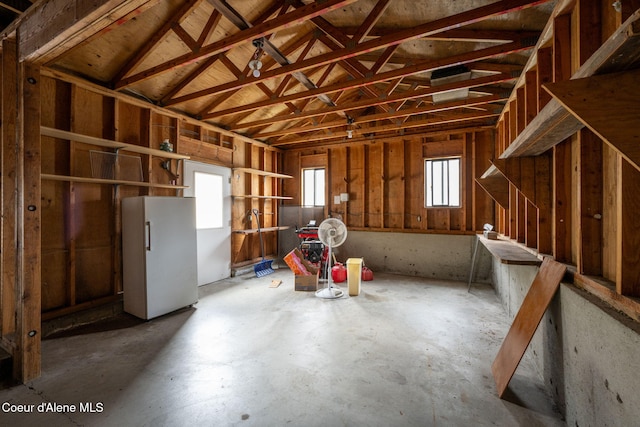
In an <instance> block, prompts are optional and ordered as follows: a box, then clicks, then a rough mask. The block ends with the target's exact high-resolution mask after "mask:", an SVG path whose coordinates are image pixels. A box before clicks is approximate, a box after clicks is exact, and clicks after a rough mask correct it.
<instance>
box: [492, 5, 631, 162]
mask: <svg viewBox="0 0 640 427" xmlns="http://www.w3.org/2000/svg"><path fill="white" fill-rule="evenodd" d="M638 52H640V11H637V12H635V13H634V14H633V15H631V17H629V19H628V20H627V21H626V22H625V23H624V24H623V25H622V26H621V27H620V28H619V29H618V30H617V31H616V32H615V33H614V34H613V35H612V36H611V37H609V39H608V40H607V41H606V42H605V43H603V44H602V46H601V47H600V48H599V49H598V50H597V51H596V52H595V53H594V54H593V55H592V56H591V57H590V58H589V59H588V60H587V61H586V62H585V63H584V64H583V65H582V66H581V67H580V68H579V69H578V71H576V73H575V74H574V75H573V76H572V77H571V80H575V79H582V78H586V77H590V76H593V75H599V74H607V73H612V72H616V71H624V70H631V69H634V68H638V67H640V55H639V54H638ZM545 86H546V85H545ZM545 86H543V87H544V88H545V89H546V90H547V91H548V92H550V93H551V92H552V90H550V89H548V88H546V87H545ZM552 87H553V84H550V85H549V88H552ZM552 95H553V93H552ZM615 125H616V124H615V123H612V126H615ZM584 126H585V125H584V123H582V122H581V121H580V120H579V119H578V118H576V117H575V116H574V115H573V114H571V113H570V112H569V111H567V109H566V108H565V107H564V106H563V105H562V104H561V103H560V102H559V101H558V100H557V99H556V98H553V99H551V101H549V102H548V103H547V105H546V106H545V107H544V108H543V109H542V110H540V112H539V113H538V115H537V116H536V117H535V118H534V119H533V120H532V121H531V123H529V125H527V127H525V128H524V130H523V131H522V133H520V135H518V137H517V138H516V139H515V140H514V141H513V142H512V143H511V144H510V145H509V147H507V149H506V150H505V151H504V152H503V153H502V154H501V155H500V158H501V159H506V158H509V157H524V156H537V155H539V154H542V153H544V152H545V151H547V150H548V149H550V148H552V147H553V146H554V145H556V144H558V143H560V142H561V141H563V140H565V139H566V138H568V137H570V136H571V135H573V134H574V133H576V132H577V131H578V130H580V129H582V128H583V127H584Z"/></svg>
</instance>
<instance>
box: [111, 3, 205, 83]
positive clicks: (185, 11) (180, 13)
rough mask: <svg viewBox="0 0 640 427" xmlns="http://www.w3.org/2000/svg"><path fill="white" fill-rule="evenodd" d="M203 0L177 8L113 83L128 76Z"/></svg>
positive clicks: (118, 73) (123, 68)
mask: <svg viewBox="0 0 640 427" xmlns="http://www.w3.org/2000/svg"><path fill="white" fill-rule="evenodd" d="M202 1H203V0H191V1H189V2H187V3H185V4H183V5H182V6H181V7H180V9H178V10H176V11H175V13H172V14H171V19H169V20H167V21H166V22H165V23H164V24H162V26H161V27H160V28H159V29H158V30H157V31H154V32H153V34H152V36H151V37H150V38H149V40H147V41H146V42H145V43H144V45H143V46H142V48H141V49H138V50H137V51H136V52H135V53H134V55H133V56H132V57H131V58H129V60H128V61H127V62H126V64H125V65H124V67H122V68H120V70H119V71H118V72H117V73H116V75H115V76H114V78H113V79H112V85H113V83H114V82H117V81H119V80H120V79H122V78H123V77H124V76H126V75H127V74H128V73H129V72H130V71H131V70H133V69H134V68H135V67H136V66H137V65H138V64H140V63H141V62H142V61H144V60H145V59H146V58H147V57H148V56H149V55H150V54H151V51H152V50H153V48H154V47H156V45H157V44H158V43H160V42H161V41H162V40H164V38H165V37H166V36H167V34H169V31H171V29H172V28H173V27H174V26H175V25H178V24H179V23H180V22H181V21H182V20H183V19H184V18H185V16H188V15H189V14H190V13H191V12H193V10H194V9H195V8H197V7H198V5H200V3H202Z"/></svg>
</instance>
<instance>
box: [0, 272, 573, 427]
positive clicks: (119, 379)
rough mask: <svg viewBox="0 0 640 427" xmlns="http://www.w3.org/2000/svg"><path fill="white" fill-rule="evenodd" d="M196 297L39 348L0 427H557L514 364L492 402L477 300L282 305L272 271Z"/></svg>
mask: <svg viewBox="0 0 640 427" xmlns="http://www.w3.org/2000/svg"><path fill="white" fill-rule="evenodd" d="M273 279H280V280H282V281H283V283H282V284H281V285H280V287H278V288H270V287H269V284H270V283H271V280H273ZM343 289H345V290H346V284H345V286H343ZM200 295H201V299H200V301H199V303H198V304H197V305H196V306H195V307H194V308H191V309H185V310H181V311H179V312H177V313H173V314H170V315H167V316H164V317H162V318H158V319H154V320H152V321H148V322H142V321H139V320H137V319H133V318H131V317H129V316H128V315H125V316H121V317H120V318H119V319H117V320H116V321H112V322H107V323H104V324H102V325H96V326H93V327H91V328H79V329H77V330H75V331H73V332H71V333H66V334H63V335H62V336H58V337H57V338H49V339H46V340H44V341H43V345H42V351H43V363H42V376H41V377H40V378H38V379H37V380H35V381H31V382H29V383H27V384H25V385H17V386H13V387H8V388H7V387H5V388H4V389H2V390H0V404H2V405H3V406H2V410H0V424H2V425H13V426H31V425H33V426H43V425H50V426H54V425H55V426H78V425H86V426H187V425H189V426H199V425H203V426H233V425H238V426H240V425H242V426H283V425H291V426H343V425H344V426H365V425H366V426H468V425H474V426H489V425H491V426H496V425H497V426H563V425H564V423H563V422H562V421H561V419H560V416H559V415H558V414H557V413H554V411H553V410H552V407H551V404H550V403H549V401H548V399H547V398H546V396H544V394H543V392H542V391H541V389H542V388H541V386H540V385H538V384H536V376H535V374H534V373H533V369H532V364H531V363H530V361H528V360H527V356H526V355H525V358H524V359H523V362H522V363H521V366H520V367H519V368H518V371H517V372H516V375H515V377H514V379H513V380H512V389H511V390H510V391H509V396H508V397H507V399H505V400H501V399H498V397H497V396H496V389H495V385H494V380H493V377H492V374H491V363H492V362H493V359H494V357H495V355H496V353H497V351H498V349H499V347H500V345H501V342H502V339H503V337H504V336H505V335H506V333H507V330H508V328H509V326H510V322H509V320H508V319H507V317H506V315H505V314H504V312H503V310H502V308H501V306H500V304H499V303H498V300H497V298H496V296H495V294H494V292H493V289H492V288H491V287H490V286H488V285H480V284H474V285H473V287H472V290H471V293H467V285H466V283H461V282H444V281H433V280H426V279H420V278H412V277H404V276H394V275H384V274H380V273H378V274H376V277H375V280H374V281H372V282H364V283H363V292H362V293H361V294H360V295H359V296H357V297H348V296H346V297H343V298H341V299H338V300H323V299H318V298H316V297H315V296H314V294H313V293H306V292H294V291H293V275H292V273H291V272H290V271H289V270H287V269H284V270H278V271H277V272H276V273H275V274H272V275H269V276H265V277H263V278H255V277H253V276H243V277H236V278H231V279H228V280H224V281H222V282H218V283H215V284H212V285H208V286H204V287H202V288H200ZM43 402H44V403H48V404H49V406H48V407H45V408H40V409H41V410H42V409H45V410H47V412H43V413H38V409H39V408H38V405H39V404H41V403H43ZM11 404H12V405H26V408H27V409H29V406H28V405H34V407H33V411H34V412H33V413H22V414H18V413H10V412H7V411H11V410H12V407H11V406H9V405H11ZM52 404H57V405H68V406H67V407H58V408H55V407H54V406H53V405H52ZM71 405H75V408H74V407H73V406H71ZM80 405H83V407H81V406H80ZM13 409H14V410H15V409H16V407H13ZM90 409H92V410H93V411H94V412H89V410H90Z"/></svg>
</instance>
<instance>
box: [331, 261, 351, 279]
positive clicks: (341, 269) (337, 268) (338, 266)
mask: <svg viewBox="0 0 640 427" xmlns="http://www.w3.org/2000/svg"><path fill="white" fill-rule="evenodd" d="M331 278H332V279H333V281H334V283H342V282H344V281H345V280H347V269H346V268H345V266H344V265H342V263H340V262H337V263H335V265H334V266H333V267H332V268H331Z"/></svg>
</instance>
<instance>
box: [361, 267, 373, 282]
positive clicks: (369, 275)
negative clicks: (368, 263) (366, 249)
mask: <svg viewBox="0 0 640 427" xmlns="http://www.w3.org/2000/svg"><path fill="white" fill-rule="evenodd" d="M361 276H362V277H361V278H362V281H363V282H368V281H369V280H373V271H371V270H370V269H369V268H368V267H365V266H362V274H361Z"/></svg>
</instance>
